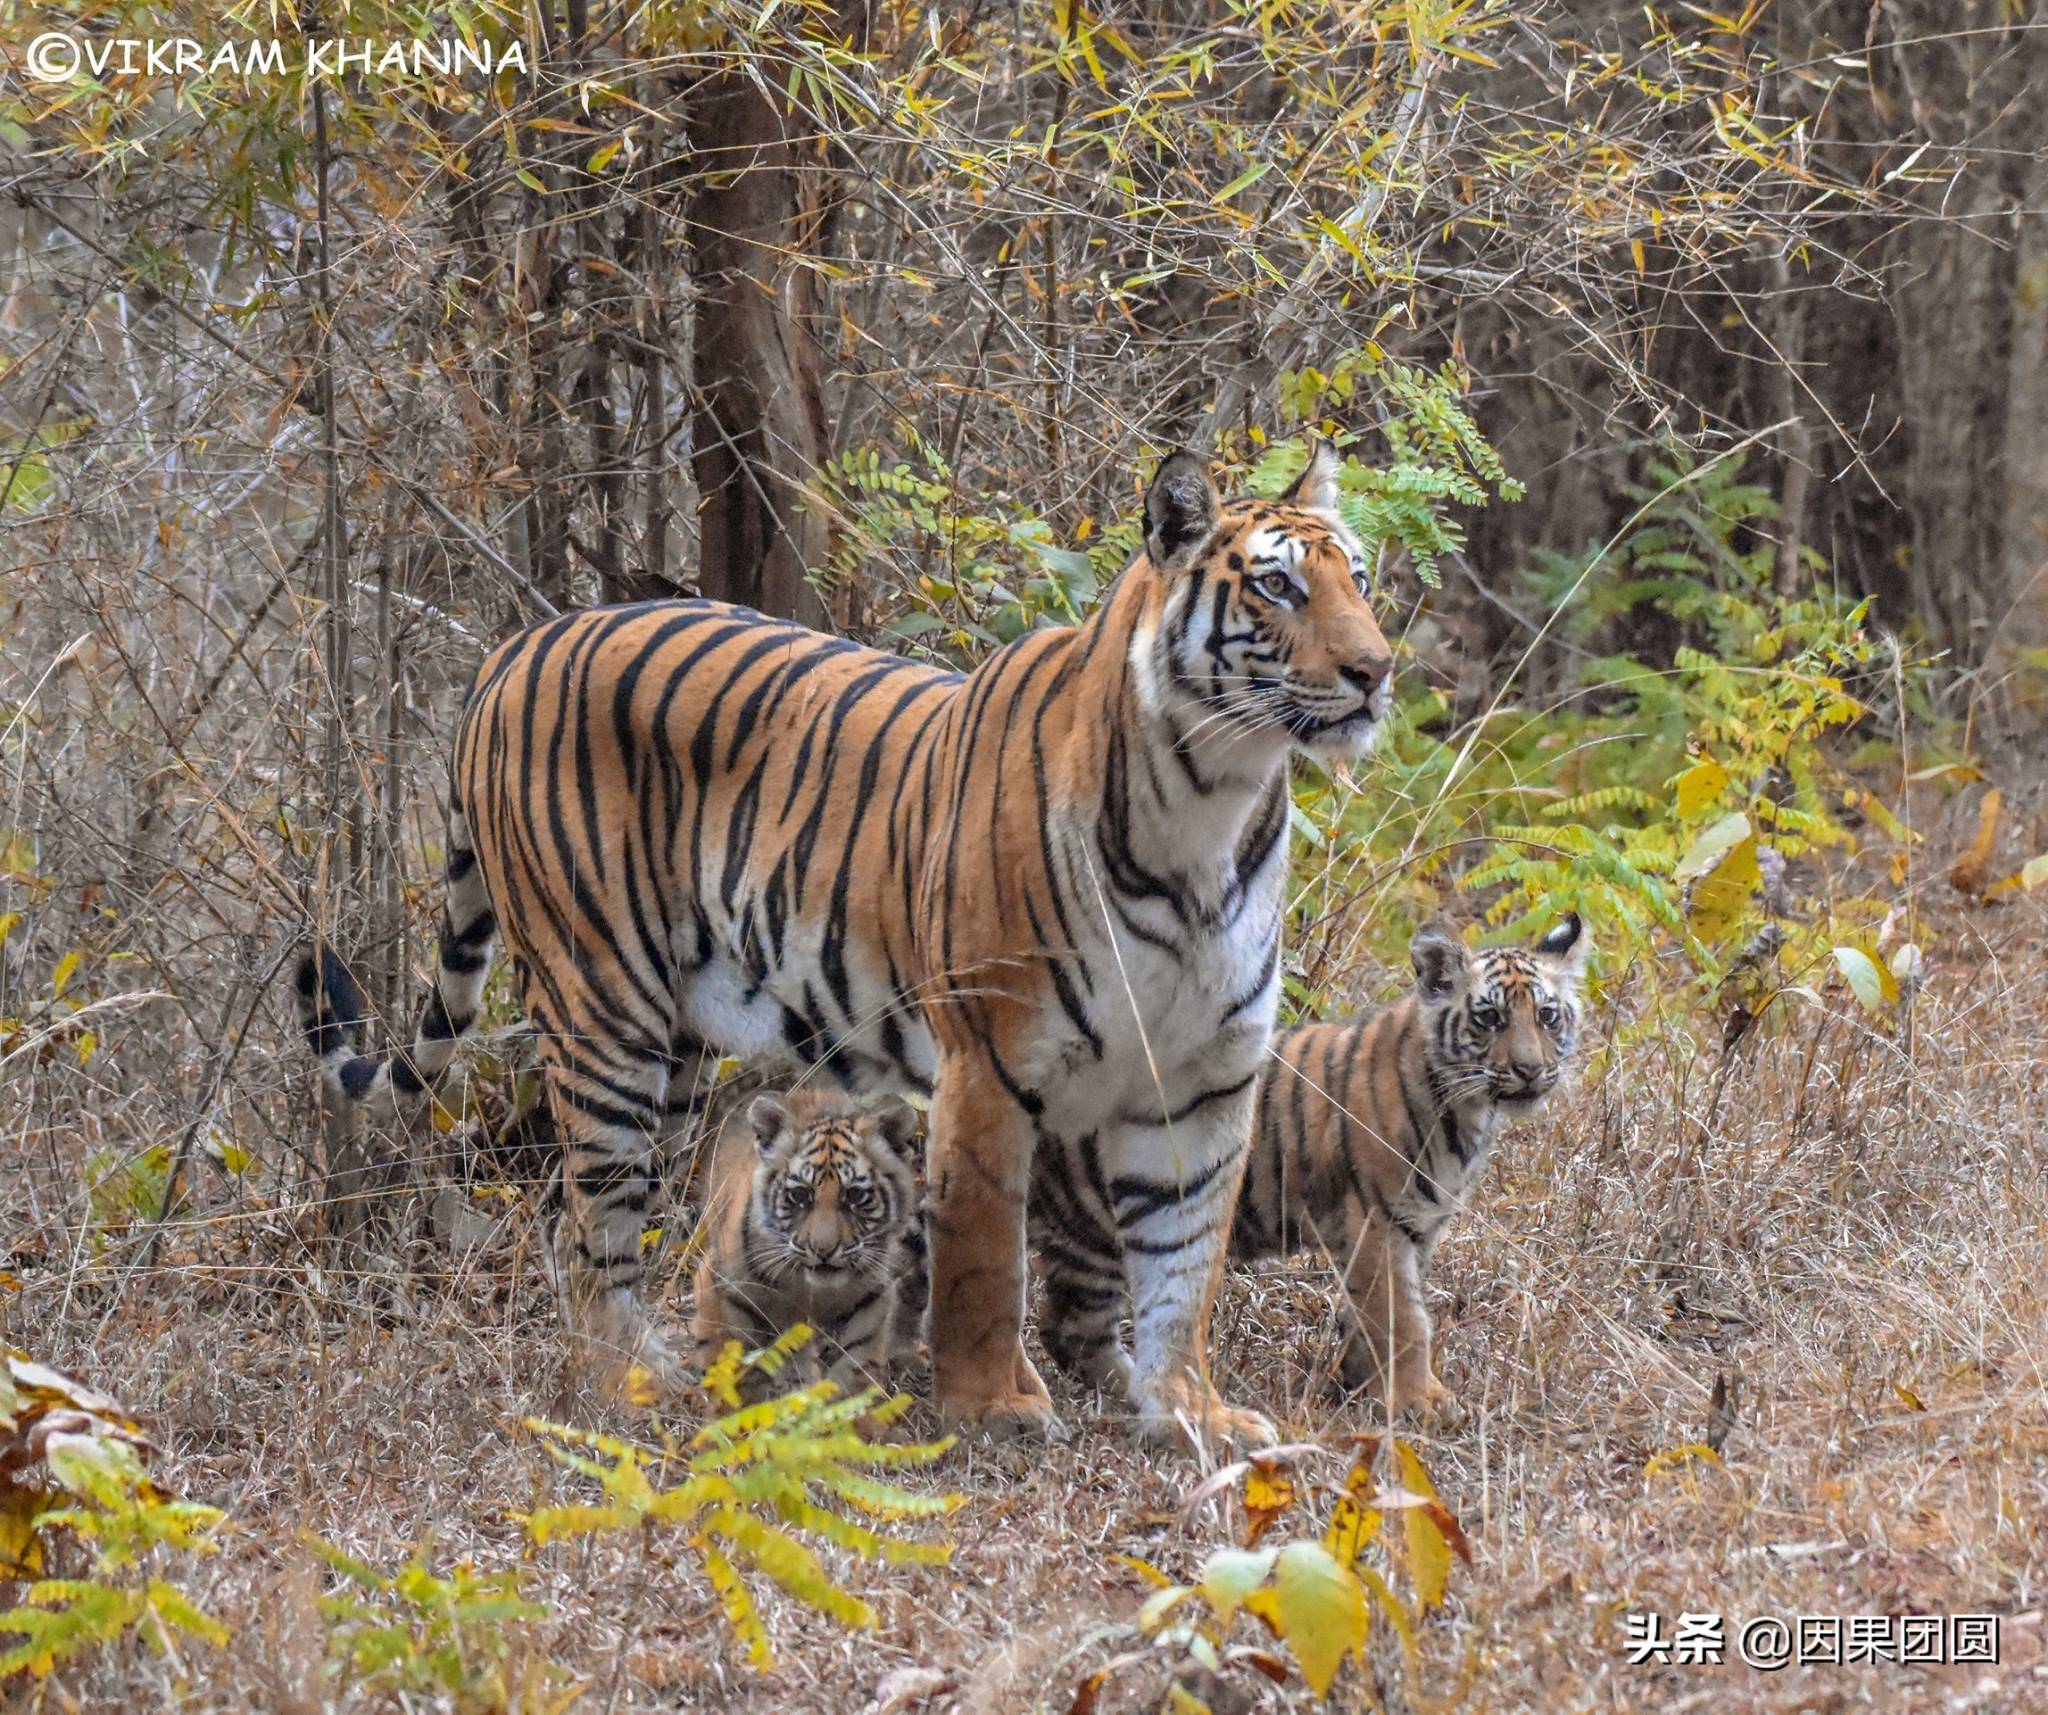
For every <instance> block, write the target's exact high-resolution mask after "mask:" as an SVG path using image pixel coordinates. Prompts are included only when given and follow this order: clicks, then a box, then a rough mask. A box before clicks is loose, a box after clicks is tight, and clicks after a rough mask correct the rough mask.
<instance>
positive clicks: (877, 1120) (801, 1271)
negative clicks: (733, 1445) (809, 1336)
mask: <svg viewBox="0 0 2048 1715" xmlns="http://www.w3.org/2000/svg"><path fill="white" fill-rule="evenodd" d="M918 1153H919V1142H918V1118H917V1110H916V1109H915V1108H913V1107H912V1106H911V1105H910V1104H909V1103H908V1102H906V1101H904V1100H902V1099H901V1098H900V1097H896V1096H885V1097H882V1098H881V1099H880V1100H878V1101H873V1102H867V1103H863V1102H860V1101H857V1100H856V1099H854V1098H853V1097H851V1096H847V1095H842V1094H840V1093H839V1092H838V1091H836V1090H828V1089H799V1090H792V1091H790V1092H789V1094H787V1095H783V1096H757V1097H755V1098H754V1100H753V1102H752V1103H751V1104H750V1105H749V1106H748V1107H747V1109H746V1110H745V1111H744V1112H742V1113H736V1114H734V1115H733V1116H732V1117H731V1118H730V1119H728V1120H727V1121H726V1123H725V1126H724V1128H723V1129H722V1130H721V1132H720V1133H719V1139H718V1148H717V1154H716V1155H715V1157H714V1158H713V1161H712V1166H711V1190H710V1194H709V1196H708V1198H707V1200H706V1203H705V1209H704V1230H705V1231H706V1232H707V1233H708V1234H709V1235H710V1238H709V1242H708V1244H707V1245H706V1247H705V1251H704V1256H703V1259H702V1260H701V1261H700V1262H699V1263H698V1265H697V1320H696V1333H697V1344H698V1350H699V1356H700V1357H701V1359H702V1360H703V1361H704V1362H705V1363H709V1362H710V1361H711V1360H712V1359H713V1358H715V1357H716V1356H717V1355H718V1353H719V1352H720V1350H721V1349H722V1348H723V1347H724V1345H725V1343H726V1342H727V1341H728V1340H738V1341H739V1342H740V1343H741V1344H742V1345H744V1346H746V1347H749V1348H752V1347H755V1346H765V1345H767V1344H768V1343H769V1342H770V1341H771V1340H773V1339H775V1338H776V1337H777V1336H778V1335H780V1334H783V1333H785V1332H787V1331H788V1330H789V1329H791V1328H793V1327H795V1326H796V1325H797V1324H798V1323H799V1322H803V1323H808V1324H809V1325H810V1327H811V1328H812V1329H813V1331H814V1333H815V1336H816V1337H815V1338H814V1339H813V1340H812V1342H811V1344H810V1345H808V1346H806V1347H805V1348H803V1350H802V1351H801V1352H800V1353H799V1354H798V1358H797V1364H798V1368H799V1371H800V1372H801V1373H803V1374H805V1375H814V1374H817V1373H820V1372H822V1373H823V1374H824V1375H826V1376H827V1377H829V1378H830V1379H831V1380H833V1381H836V1382H838V1383H839V1384H840V1385H841V1386H842V1387H844V1388H846V1389H848V1390H849V1391H851V1390H853V1389H856V1388H861V1387H865V1386H866V1385H867V1384H868V1383H869V1382H871V1381H872V1382H876V1383H881V1382H884V1381H886V1379H887V1376H888V1369H889V1364H890V1361H891V1359H892V1358H895V1357H898V1356H901V1355H903V1354H904V1353H906V1352H907V1351H908V1350H909V1348H911V1347H913V1346H915V1345H916V1343H917V1330H918V1326H919V1324H920V1322H921V1320H922V1318H923V1315H924V1303H925V1291H926V1287H925V1251H924V1222H923V1210H922V1198H921V1194H920V1191H919V1187H918V1181H917V1159H918Z"/></svg>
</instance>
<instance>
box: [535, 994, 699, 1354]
mask: <svg viewBox="0 0 2048 1715" xmlns="http://www.w3.org/2000/svg"><path fill="white" fill-rule="evenodd" d="M528 1010H529V1012H530V1013H531V1014H533V1015H534V1016H535V1018H536V1020H537V1021H538V1019H539V1018H541V1017H544V1016H548V1015H547V1014H545V1013H543V1012H542V1011H541V1009H540V1008H539V1007H537V1006H535V1005H534V1003H533V1001H532V1000H529V1003H528ZM667 1048H668V1033H667V1030H666V1028H665V1027H664V1028H663V1029H661V1030H660V1031H658V1032H653V1033H646V1032H642V1033H636V1034H635V1035H632V1036H629V1035H627V1034H625V1033H618V1034H613V1033H610V1032H607V1031H605V1030H603V1029H602V1028H601V1027H596V1028H594V1027H591V1026H588V1025H586V1026H585V1028H584V1029H582V1030H580V1031H568V1030H563V1029H560V1028H544V1029H542V1031H541V1037H540V1060H541V1071H542V1078H543V1082H544V1084H545V1087H546V1090H547V1097H548V1102H549V1105H550V1107H551V1108H552V1110H553V1113H554V1118H555V1129H556V1134H557V1136H559V1137H560V1139H561V1140H562V1219H561V1223H560V1225H559V1227H558V1228H557V1232H556V1255H555V1277H556V1282H557V1289H558V1291H559V1293H560V1296H561V1303H562V1314H563V1320H564V1321H565V1322H566V1323H567V1324H568V1326H569V1329H570V1332H571V1333H572V1334H573V1335H574V1336H575V1337H576V1339H577V1341H578V1343H579V1346H580V1347H581V1354H580V1355H581V1356H582V1357H583V1358H584V1359H585V1360H586V1362H588V1363H589V1364H590V1366H591V1367H592V1368H593V1369H594V1370H595V1371H596V1372H597V1373H598V1374H600V1375H604V1376H607V1377H610V1378H613V1379H616V1378H617V1377H619V1376H621V1375H622V1374H623V1373H624V1372H625V1370H626V1368H627V1366H629V1365H631V1364H635V1363H638V1364H640V1365H643V1366H644V1367H645V1368H647V1369H648V1370H649V1371H651V1372H652V1373H653V1374H654V1376H655V1379H656V1380H657V1381H658V1382H660V1383H661V1384H663V1385H664V1386H679V1385H681V1383H682V1381H683V1380H684V1376H683V1373H682V1370H681V1367H680V1366H679V1364H678V1362H677V1360H676V1358H675V1356H674V1355H673V1353H672V1352H671V1350H670V1348H669V1344H668V1341H667V1340H666V1339H665V1338H664V1337H663V1336H662V1334H661V1333H660V1331H659V1330H658V1329H657V1328H656V1327H655V1325H654V1323H653V1321H652V1319H651V1316H650V1314H649V1310H648V1307H647V1305H646V1303H645V1301H644V1289H645V1283H646V1272H647V1263H646V1257H645V1254H644V1246H643V1244H642V1234H643V1232H644V1230H645V1228H646V1224H647V1214H648V1210H649V1207H650V1205H651V1204H652V1202H653V1199H654V1196H655V1192H656V1189H657V1183H658V1181H657V1175H656V1161H655V1140H656V1138H657V1137H658V1136H659V1135H660V1132H661V1126H662V1120H663V1115H664V1111H665V1104H666V1099H667V1094H668V1079H669V1064H670V1062H669V1055H668V1052H667Z"/></svg>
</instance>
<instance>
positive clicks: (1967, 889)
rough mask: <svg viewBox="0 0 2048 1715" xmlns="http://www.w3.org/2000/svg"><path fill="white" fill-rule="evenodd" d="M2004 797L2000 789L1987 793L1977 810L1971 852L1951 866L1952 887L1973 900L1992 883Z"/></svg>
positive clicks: (1949, 876)
mask: <svg viewBox="0 0 2048 1715" xmlns="http://www.w3.org/2000/svg"><path fill="white" fill-rule="evenodd" d="M2004 801H2005V800H2004V797H2003V795H2002V794H2001V793H2000V792H1999V790H1998V788H1997V787H1996V786H1994V787H1992V788H1991V790H1990V791H1989V792H1986V793H1985V794H1984V802H1983V803H1982V804H1980V805H1979V806H1978V807H1977V837H1976V838H1975V839H1974V840H1972V841H1971V842H1970V849H1969V850H1968V851H1966V852H1964V853H1963V855H1962V856H1961V857H1959V858H1957V859H1956V861H1955V862H1954V863H1953V864H1951V865H1950V866H1949V872H1948V884H1949V886H1951V887H1953V888H1954V889H1955V890H1956V891H1957V892H1958V893H1964V894H1968V895H1969V896H1970V897H1971V898H1972V899H1974V898H1976V897H1977V896H1978V895H1979V894H1981V893H1982V892H1983V891H1984V889H1985V888H1986V887H1988V886H1989V885H1990V883H1991V853H1992V848H1993V847H1995V846H1996V845H1997V844H1998V811H1999V806H2000V805H2001V804H2003V803H2004Z"/></svg>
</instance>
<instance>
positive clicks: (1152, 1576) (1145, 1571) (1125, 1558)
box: [1115, 1554, 1173, 1590]
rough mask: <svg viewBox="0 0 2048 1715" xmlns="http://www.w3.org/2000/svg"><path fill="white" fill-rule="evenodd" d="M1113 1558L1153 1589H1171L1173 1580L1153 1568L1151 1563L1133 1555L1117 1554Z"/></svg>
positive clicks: (1156, 1568)
mask: <svg viewBox="0 0 2048 1715" xmlns="http://www.w3.org/2000/svg"><path fill="white" fill-rule="evenodd" d="M1115 1558H1116V1559H1117V1560H1119V1561H1121V1562H1122V1563H1123V1564H1124V1565H1125V1566H1128V1567H1129V1568H1130V1569H1131V1570H1132V1571H1133V1572H1135V1573H1137V1575H1138V1576H1139V1577H1140V1578H1142V1579H1144V1580H1145V1582H1146V1583H1147V1584H1149V1585H1151V1586H1152V1588H1153V1589H1155V1590H1167V1589H1171V1588H1172V1586H1173V1580H1172V1579H1171V1578H1169V1577H1167V1575H1166V1574H1165V1573H1164V1572H1162V1571H1160V1570H1159V1568H1158V1567H1156V1566H1154V1565H1153V1564H1152V1562H1151V1561H1149V1560H1140V1559H1139V1558H1138V1557H1137V1556H1136V1555H1135V1554H1119V1555H1117V1556H1115Z"/></svg>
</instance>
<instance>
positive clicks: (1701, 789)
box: [1672, 756, 1728, 819]
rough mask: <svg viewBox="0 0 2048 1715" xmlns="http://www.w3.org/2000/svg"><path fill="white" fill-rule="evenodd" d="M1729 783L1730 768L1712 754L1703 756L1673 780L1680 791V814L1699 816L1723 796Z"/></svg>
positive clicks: (1674, 785)
mask: <svg viewBox="0 0 2048 1715" xmlns="http://www.w3.org/2000/svg"><path fill="white" fill-rule="evenodd" d="M1727 784H1728V770H1727V769H1725V768H1723V767H1722V766H1721V765H1720V764H1719V763H1718V762H1716V761H1715V760H1714V759H1713V758H1712V757H1711V756H1707V757H1702V758H1701V759H1700V760H1699V761H1698V762H1695V763H1694V764H1693V765H1692V766H1691V767H1690V768H1688V769H1687V770H1686V771H1685V772H1684V773H1683V774H1681V775H1680V776H1679V777H1678V778H1677V779H1676V780H1675V781H1673V782H1672V785H1673V787H1674V788H1675V789H1676V791H1677V793H1678V813H1679V815H1680V816H1682V817H1685V818H1687V819H1690V818H1692V817H1694V816H1697V815H1698V814H1699V813H1700V812H1701V811H1702V810H1704V809H1706V808H1707V806H1708V805H1710V804H1712V803H1713V802H1714V800H1715V799H1716V798H1718V797H1720V796H1721V793H1722V791H1723V790H1724V789H1725V788H1726V786H1727Z"/></svg>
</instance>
